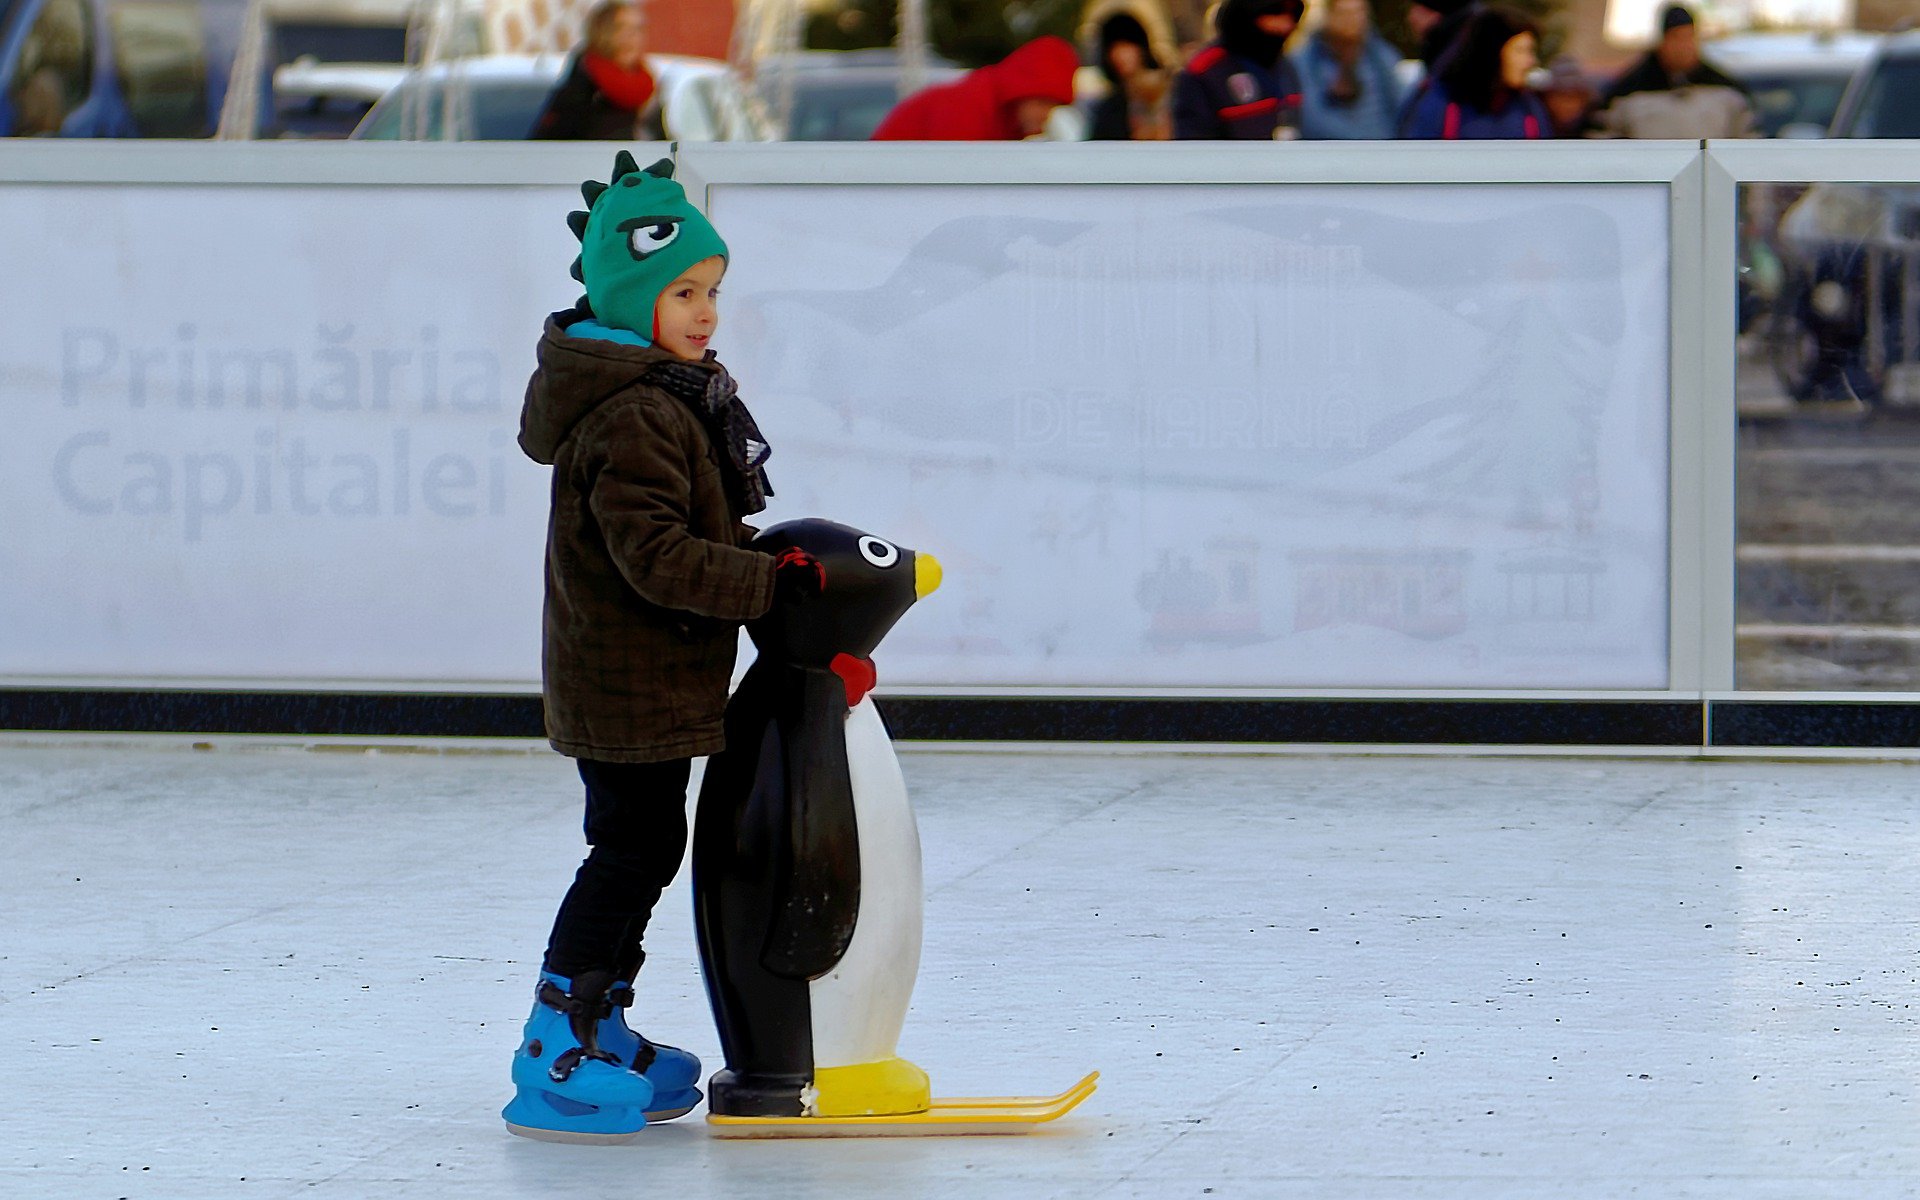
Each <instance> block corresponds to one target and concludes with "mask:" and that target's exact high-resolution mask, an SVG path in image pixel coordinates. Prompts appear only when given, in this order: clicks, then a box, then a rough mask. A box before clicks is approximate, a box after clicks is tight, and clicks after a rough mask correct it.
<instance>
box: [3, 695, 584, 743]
mask: <svg viewBox="0 0 1920 1200" xmlns="http://www.w3.org/2000/svg"><path fill="white" fill-rule="evenodd" d="M0 729H9V730H22V731H28V732H35V733H41V732H45V733H53V732H60V733H204V734H277V735H282V736H293V737H341V736H345V737H515V738H524V737H544V736H545V735H546V731H545V729H544V727H543V725H542V721H541V706H540V697H538V696H447V695H418V694H408V693H392V692H189V691H120V690H115V691H106V690H99V691H77V690H76V691H61V690H52V689H38V688H27V689H19V690H11V691H9V690H0Z"/></svg>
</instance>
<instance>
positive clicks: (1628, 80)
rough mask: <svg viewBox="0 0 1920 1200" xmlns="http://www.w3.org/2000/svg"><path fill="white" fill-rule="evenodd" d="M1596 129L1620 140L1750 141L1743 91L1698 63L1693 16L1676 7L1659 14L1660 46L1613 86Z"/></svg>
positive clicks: (1749, 118) (1750, 112)
mask: <svg viewBox="0 0 1920 1200" xmlns="http://www.w3.org/2000/svg"><path fill="white" fill-rule="evenodd" d="M1595 124H1596V125H1598V126H1599V128H1600V129H1601V131H1602V132H1604V133H1608V134H1611V135H1613V136H1614V137H1623V138H1685V139H1687V140H1689V141H1692V140H1694V139H1697V138H1738V137H1753V136H1754V127H1753V105H1752V104H1751V103H1750V102H1749V101H1748V100H1747V94H1746V92H1745V91H1744V90H1743V89H1742V88H1741V87H1740V85H1739V84H1737V83H1735V82H1734V81H1733V80H1731V79H1729V78H1727V77H1726V76H1725V75H1722V74H1721V73H1720V72H1718V71H1716V70H1714V69H1713V68H1712V67H1711V66H1709V65H1707V64H1706V63H1704V62H1702V61H1701V60H1700V39H1699V37H1698V34H1697V31H1696V30H1695V29H1694V25H1693V14H1692V13H1690V12H1688V11H1687V10H1686V9H1684V8H1682V7H1681V6H1680V5H1678V4H1669V5H1668V6H1667V8H1666V11H1664V12H1662V13H1661V14H1660V44H1659V45H1657V46H1655V47H1654V48H1653V49H1652V50H1651V51H1649V52H1648V54H1647V56H1646V57H1645V58H1643V59H1641V60H1640V61H1639V62H1638V63H1636V64H1635V65H1634V66H1633V68H1632V69H1631V70H1629V71H1628V72H1627V73H1626V74H1625V75H1622V76H1621V77H1620V80H1619V82H1618V83H1615V84H1614V85H1613V89H1612V90H1611V91H1610V92H1608V93H1607V100H1606V104H1605V106H1604V107H1603V108H1602V109H1601V110H1600V113H1599V115H1598V116H1597V117H1596V118H1595Z"/></svg>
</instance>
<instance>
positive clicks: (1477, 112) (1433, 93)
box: [1401, 6, 1553, 141]
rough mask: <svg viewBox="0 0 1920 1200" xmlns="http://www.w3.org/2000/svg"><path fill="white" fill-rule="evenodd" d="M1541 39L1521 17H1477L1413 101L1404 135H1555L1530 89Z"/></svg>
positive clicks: (1495, 12)
mask: <svg viewBox="0 0 1920 1200" xmlns="http://www.w3.org/2000/svg"><path fill="white" fill-rule="evenodd" d="M1539 44H1540V34H1539V31H1538V30H1536V29H1535V28H1534V25H1533V22H1532V21H1529V20H1528V19H1527V18H1526V17H1524V16H1522V15H1521V14H1520V13H1517V12H1515V11H1513V10H1512V9H1508V8H1500V7H1497V6H1489V7H1486V8H1482V9H1480V10H1478V11H1477V12H1475V13H1474V15H1473V18H1472V19H1471V20H1469V21H1468V22H1467V27H1466V28H1465V29H1464V30H1462V31H1461V34H1460V40H1459V42H1458V43H1456V44H1455V45H1454V47H1453V50H1452V51H1451V52H1449V53H1448V54H1447V56H1446V57H1445V58H1443V59H1441V60H1440V69H1439V71H1438V72H1436V74H1435V76H1434V78H1432V79H1430V80H1428V81H1427V84H1426V86H1425V87H1423V88H1422V89H1421V91H1420V93H1419V94H1418V95H1416V96H1415V97H1414V99H1413V103H1412V105H1411V106H1410V107H1409V109H1408V111H1407V115H1406V118H1405V120H1404V122H1403V123H1402V128H1401V136H1402V137H1407V138H1429V139H1441V140H1446V141H1453V140H1456V139H1459V140H1469V139H1478V140H1492V139H1500V138H1506V139H1531V138H1547V137H1552V136H1553V123H1552V120H1551V119H1550V118H1549V117H1548V115H1547V110H1546V107H1545V106H1544V105H1543V104H1541V103H1540V97H1539V96H1537V95H1535V94H1534V92H1533V90H1532V88H1531V87H1529V86H1528V80H1529V77H1530V76H1532V74H1533V72H1534V70H1535V68H1537V67H1538V66H1539V65H1540V51H1539Z"/></svg>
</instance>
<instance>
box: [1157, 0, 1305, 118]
mask: <svg viewBox="0 0 1920 1200" xmlns="http://www.w3.org/2000/svg"><path fill="white" fill-rule="evenodd" d="M1304 11H1305V6H1304V4H1303V3H1302V0H1222V2H1221V4H1220V8H1219V10H1218V12H1216V13H1215V14H1214V21H1213V23H1214V29H1215V30H1216V31H1217V32H1218V34H1219V36H1218V37H1216V38H1215V39H1214V40H1213V41H1211V42H1208V43H1207V44H1206V45H1205V46H1203V47H1201V48H1200V50H1199V51H1198V52H1196V53H1195V54H1194V56H1193V58H1192V59H1190V60H1188V62H1187V65H1186V68H1185V69H1184V70H1182V71H1181V72H1180V74H1179V76H1178V77H1177V78H1176V79H1175V80H1174V84H1173V136H1174V137H1176V138H1181V139H1186V140H1204V139H1215V140H1221V139H1231V140H1235V141H1243V140H1257V141H1267V140H1273V139H1280V140H1285V139H1289V138H1294V137H1298V136H1299V133H1300V77H1299V76H1298V75H1297V74H1296V73H1295V72H1294V69H1293V64H1292V63H1290V62H1288V61H1287V59H1286V48H1287V39H1288V38H1290V37H1292V36H1293V31H1294V30H1295V29H1296V28H1298V27H1299V24H1300V15H1301V13H1303V12H1304Z"/></svg>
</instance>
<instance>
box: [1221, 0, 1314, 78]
mask: <svg viewBox="0 0 1920 1200" xmlns="http://www.w3.org/2000/svg"><path fill="white" fill-rule="evenodd" d="M1305 11H1306V6H1305V4H1303V3H1302V0H1224V3H1222V4H1221V5H1220V9H1219V11H1218V12H1216V13H1215V14H1214V18H1213V21H1214V28H1215V29H1217V30H1219V32H1220V44H1221V45H1222V46H1223V47H1225V48H1226V49H1227V50H1228V51H1229V52H1231V53H1233V54H1237V55H1239V56H1240V57H1241V58H1244V59H1246V60H1247V61H1248V62H1252V63H1258V64H1259V65H1260V66H1263V67H1272V66H1273V65H1274V64H1275V63H1277V62H1279V61H1280V56H1281V55H1282V54H1284V53H1285V52H1286V48H1287V39H1286V38H1283V37H1274V36H1273V35H1272V34H1269V33H1262V32H1261V30H1260V26H1259V24H1258V21H1259V19H1260V18H1261V17H1265V16H1290V17H1292V18H1293V19H1294V22H1295V24H1296V25H1297V24H1298V23H1299V21H1300V15H1301V14H1302V13H1303V12H1305Z"/></svg>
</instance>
